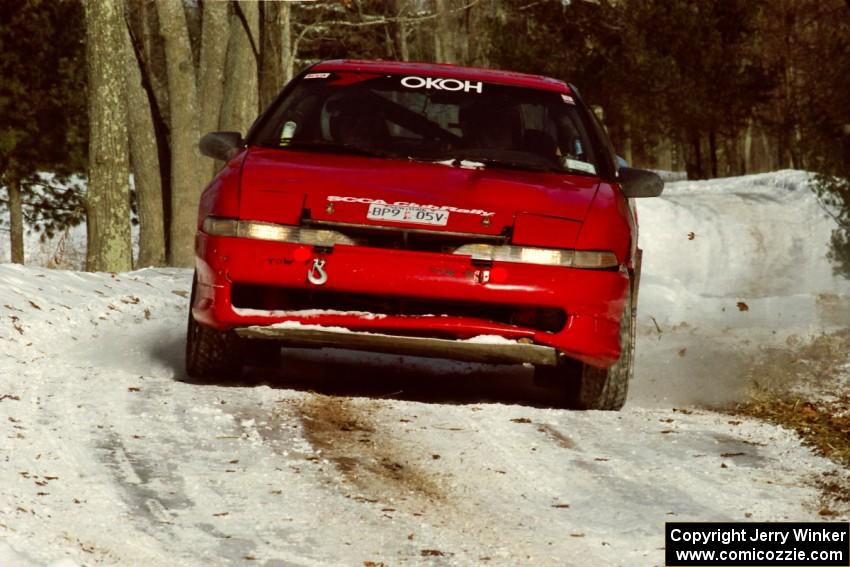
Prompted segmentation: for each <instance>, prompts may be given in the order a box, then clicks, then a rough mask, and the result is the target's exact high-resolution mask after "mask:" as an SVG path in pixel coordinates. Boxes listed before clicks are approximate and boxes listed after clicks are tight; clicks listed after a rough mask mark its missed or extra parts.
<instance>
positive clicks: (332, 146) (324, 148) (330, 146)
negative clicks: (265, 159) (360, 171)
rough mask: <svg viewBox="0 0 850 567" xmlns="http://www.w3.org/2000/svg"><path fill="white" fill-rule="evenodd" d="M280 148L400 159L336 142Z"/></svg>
mask: <svg viewBox="0 0 850 567" xmlns="http://www.w3.org/2000/svg"><path fill="white" fill-rule="evenodd" d="M280 147H281V148H287V149H290V150H305V151H316V152H329V153H335V154H351V155H359V156H369V157H383V158H386V157H398V156H397V155H396V154H391V153H388V152H382V151H380V150H375V149H371V148H363V147H361V146H354V145H352V144H339V143H336V142H321V141H315V142H290V143H289V144H286V145H282V146H280Z"/></svg>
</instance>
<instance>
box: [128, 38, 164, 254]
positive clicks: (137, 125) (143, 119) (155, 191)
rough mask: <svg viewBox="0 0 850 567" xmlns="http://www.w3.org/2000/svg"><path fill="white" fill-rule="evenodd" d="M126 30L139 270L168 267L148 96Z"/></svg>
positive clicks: (160, 178) (160, 184) (155, 148)
mask: <svg viewBox="0 0 850 567" xmlns="http://www.w3.org/2000/svg"><path fill="white" fill-rule="evenodd" d="M124 28H125V33H124V38H125V42H126V57H127V63H126V65H125V69H126V71H127V72H126V75H125V77H126V93H127V127H128V130H129V135H130V163H131V165H132V169H133V181H134V184H135V187H136V202H137V204H138V209H139V211H138V212H139V257H138V260H137V261H136V265H137V266H143V267H144V266H163V265H165V219H164V216H163V208H162V177H161V176H160V169H159V155H158V149H157V144H156V135H155V134H154V126H153V115H152V113H151V106H150V99H148V93H147V92H146V91H145V89H144V87H143V86H142V74H141V71H140V69H139V61H138V59H137V58H136V52H135V50H134V49H133V45H132V43H131V41H130V34H129V31H128V30H127V29H126V26H124Z"/></svg>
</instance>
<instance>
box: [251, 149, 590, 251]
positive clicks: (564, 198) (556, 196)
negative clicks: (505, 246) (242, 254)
mask: <svg viewBox="0 0 850 567" xmlns="http://www.w3.org/2000/svg"><path fill="white" fill-rule="evenodd" d="M598 186H599V179H598V178H596V177H589V176H576V175H567V174H558V173H547V172H532V171H522V170H512V169H494V168H489V169H479V168H467V167H456V166H452V165H445V164H439V163H424V162H415V161H408V160H400V159H383V158H372V157H361V156H350V155H340V154H330V153H316V152H298V151H292V150H278V149H270V148H269V149H267V148H251V149H250V150H249V151H248V154H247V156H246V157H245V161H244V163H243V169H242V183H241V190H240V216H242V218H250V217H254V218H258V217H257V215H261V217H262V218H268V213H269V212H270V211H268V208H269V203H270V202H272V201H270V199H269V198H270V197H278V198H279V199H278V201H277V202H281V203H289V205H288V206H297V203H301V204H302V205H301V206H302V210H303V211H309V212H307V213H306V214H307V215H308V216H309V219H310V220H311V221H321V222H326V223H353V224H363V225H378V226H393V227H399V228H408V229H410V228H420V229H427V230H439V231H450V232H463V233H476V234H493V235H496V234H504V233H505V232H506V229H509V228H510V227H513V226H514V223H515V222H516V220H517V216H518V215H519V214H522V213H529V214H531V215H543V216H546V217H557V218H562V219H570V220H573V221H579V222H580V221H582V220H583V219H584V218H585V216H586V214H587V212H588V209H589V208H590V203H591V202H592V200H593V197H594V195H595V193H596V190H597V187H598ZM371 203H379V204H380V203H386V204H397V205H418V206H421V207H425V208H433V209H436V210H440V211H448V213H449V216H448V218H447V219H446V221H447V222H446V224H445V225H441V226H432V225H417V224H408V223H399V222H393V221H388V220H371V219H368V218H367V212H368V209H369V205H370V204H371ZM290 214H291V212H290Z"/></svg>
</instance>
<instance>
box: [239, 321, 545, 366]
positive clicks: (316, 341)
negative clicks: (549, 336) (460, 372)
mask: <svg viewBox="0 0 850 567" xmlns="http://www.w3.org/2000/svg"><path fill="white" fill-rule="evenodd" d="M236 334H238V335H239V336H240V337H245V338H248V339H265V340H274V341H278V342H280V343H282V344H291V345H297V346H309V347H341V348H347V349H351V350H368V351H377V352H387V353H394V354H405V355H410V356H426V357H427V356H430V357H439V358H452V359H454V360H464V361H468V362H486V363H491V364H521V363H525V362H527V363H529V364H536V365H541V366H555V365H556V364H557V363H558V351H557V350H555V349H554V348H552V347H547V346H543V345H534V344H522V343H508V344H505V343H500V342H495V343H493V342H491V343H488V342H480V343H479V342H466V341H457V340H448V339H435V338H430V337H405V336H397V335H384V334H381V333H363V332H356V331H349V330H346V329H334V328H326V327H319V328H302V327H275V326H252V327H240V328H238V329H236Z"/></svg>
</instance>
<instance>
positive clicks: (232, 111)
mask: <svg viewBox="0 0 850 567" xmlns="http://www.w3.org/2000/svg"><path fill="white" fill-rule="evenodd" d="M239 7H240V8H241V9H242V12H243V14H244V15H245V20H246V21H247V23H248V30H247V31H246V30H245V27H244V26H243V23H242V22H241V21H240V19H239V18H238V17H233V18H231V19H230V44H229V45H228V48H227V64H226V67H225V83H224V103H223V106H222V109H221V117H220V119H219V129H220V130H234V131H238V132H242V133H243V134H244V133H245V132H246V131H247V130H248V127H249V126H250V125H251V124H252V123H253V121H254V118H256V116H257V106H258V104H257V100H258V92H257V59H256V57H255V56H254V50H253V48H252V45H251V42H252V39H251V38H257V37H259V35H258V34H257V29H258V27H259V26H258V23H259V22H258V9H257V4H256V3H255V2H239ZM249 32H250V36H249V35H248V34H249ZM254 45H256V42H254Z"/></svg>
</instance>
